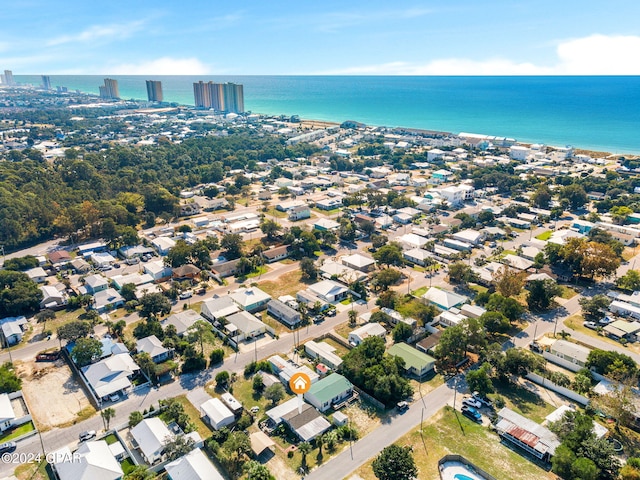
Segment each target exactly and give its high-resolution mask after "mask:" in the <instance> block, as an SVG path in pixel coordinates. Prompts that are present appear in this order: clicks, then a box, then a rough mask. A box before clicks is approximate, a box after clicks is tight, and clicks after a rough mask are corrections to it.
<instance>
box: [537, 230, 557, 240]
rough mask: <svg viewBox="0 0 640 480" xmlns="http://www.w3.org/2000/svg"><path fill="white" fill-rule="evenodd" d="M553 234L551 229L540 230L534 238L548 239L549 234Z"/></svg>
mask: <svg viewBox="0 0 640 480" xmlns="http://www.w3.org/2000/svg"><path fill="white" fill-rule="evenodd" d="M552 234H553V231H551V230H547V231H546V232H542V233H541V234H540V235H536V238H537V239H538V240H544V241H546V240H549V239H550V238H551V235H552Z"/></svg>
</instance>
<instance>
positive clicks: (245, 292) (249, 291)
mask: <svg viewBox="0 0 640 480" xmlns="http://www.w3.org/2000/svg"><path fill="white" fill-rule="evenodd" d="M229 297H230V298H231V300H233V301H234V302H235V303H236V304H238V306H239V307H240V308H242V309H243V310H245V311H247V312H251V313H255V312H257V311H259V310H263V309H264V308H265V307H266V306H267V303H269V301H270V300H271V295H269V294H268V293H266V292H263V291H262V290H260V289H259V288H258V287H250V288H239V289H237V290H234V291H233V292H231V293H230V294H229Z"/></svg>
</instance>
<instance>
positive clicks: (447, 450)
mask: <svg viewBox="0 0 640 480" xmlns="http://www.w3.org/2000/svg"><path fill="white" fill-rule="evenodd" d="M396 443H397V444H398V445H409V446H411V447H412V448H413V456H414V459H415V461H416V464H417V466H418V470H419V473H418V478H420V479H429V480H439V479H440V474H439V472H438V460H440V459H441V458H442V457H443V456H444V455H447V454H458V455H462V456H463V457H465V458H466V459H467V460H469V461H470V462H472V463H474V464H475V465H477V466H478V467H480V468H482V469H484V470H485V471H486V472H487V473H489V474H491V475H493V476H495V478H498V479H505V478H508V479H510V480H530V479H532V478H535V479H538V480H547V479H548V480H551V479H554V478H556V477H555V475H553V474H551V473H550V472H547V471H545V470H543V469H541V468H540V467H538V466H537V465H535V464H533V463H531V462H530V461H529V460H527V459H526V458H524V457H523V456H521V455H519V454H518V453H516V452H514V451H513V450H511V449H509V448H508V447H506V446H504V445H503V444H502V443H501V442H500V438H499V437H498V436H497V435H496V434H495V433H493V432H492V431H491V430H489V429H488V428H486V427H483V426H482V425H479V424H477V423H474V422H472V421H471V420H469V419H467V418H466V417H463V416H462V415H461V414H460V413H459V412H454V410H453V409H452V408H451V407H445V408H444V409H442V410H440V412H438V414H436V415H435V416H434V417H433V418H431V419H430V420H429V422H428V423H427V424H426V425H425V427H424V428H423V429H422V432H421V431H420V429H419V428H417V429H415V430H413V431H412V432H410V433H408V434H406V435H404V436H403V437H401V438H400V440H398V441H397V442H396ZM372 462H373V459H371V460H370V461H368V462H367V463H365V464H364V465H363V466H361V467H360V468H359V469H358V470H357V471H356V473H357V475H359V476H360V477H361V478H362V479H363V480H375V479H376V477H375V475H374V474H373V470H372V467H371V464H372ZM356 478H357V477H356Z"/></svg>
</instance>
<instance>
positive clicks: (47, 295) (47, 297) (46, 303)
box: [40, 285, 69, 310]
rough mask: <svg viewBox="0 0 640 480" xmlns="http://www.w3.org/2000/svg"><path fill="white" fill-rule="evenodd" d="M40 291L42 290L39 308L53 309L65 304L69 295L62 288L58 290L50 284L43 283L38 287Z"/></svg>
mask: <svg viewBox="0 0 640 480" xmlns="http://www.w3.org/2000/svg"><path fill="white" fill-rule="evenodd" d="M40 291H41V292H42V300H41V301H40V308H49V309H52V310H55V309H57V308H60V307H63V306H65V305H66V304H67V301H68V299H69V296H68V295H67V294H66V293H65V292H64V290H62V291H60V290H58V289H57V288H56V287H54V286H52V285H43V286H42V287H40Z"/></svg>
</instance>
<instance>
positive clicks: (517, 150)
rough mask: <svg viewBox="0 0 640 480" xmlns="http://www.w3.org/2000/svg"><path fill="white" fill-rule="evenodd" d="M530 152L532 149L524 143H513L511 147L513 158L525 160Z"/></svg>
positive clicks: (510, 154) (510, 151) (510, 153)
mask: <svg viewBox="0 0 640 480" xmlns="http://www.w3.org/2000/svg"><path fill="white" fill-rule="evenodd" d="M530 153H531V150H530V149H529V147H525V146H523V145H512V146H511V147H510V148H509V156H510V157H511V159H512V160H518V161H520V162H524V161H525V160H526V159H527V157H528V156H529V154H530Z"/></svg>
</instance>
